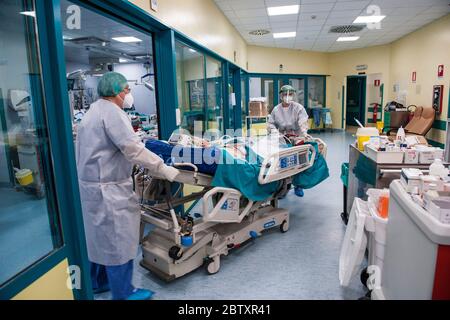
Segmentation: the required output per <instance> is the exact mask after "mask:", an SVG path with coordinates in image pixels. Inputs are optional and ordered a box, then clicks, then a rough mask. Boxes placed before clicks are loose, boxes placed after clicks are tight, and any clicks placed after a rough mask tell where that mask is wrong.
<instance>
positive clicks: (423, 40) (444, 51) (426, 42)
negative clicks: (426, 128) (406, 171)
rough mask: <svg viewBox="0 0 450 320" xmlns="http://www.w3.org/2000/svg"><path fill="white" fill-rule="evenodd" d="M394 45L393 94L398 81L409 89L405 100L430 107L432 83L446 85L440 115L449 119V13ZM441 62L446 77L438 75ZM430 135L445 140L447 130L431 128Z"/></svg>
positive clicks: (392, 66)
mask: <svg viewBox="0 0 450 320" xmlns="http://www.w3.org/2000/svg"><path fill="white" fill-rule="evenodd" d="M391 48H392V49H391V62H390V65H391V67H390V79H391V95H390V98H392V99H396V98H397V93H394V92H392V86H393V85H394V84H399V86H400V90H405V91H406V92H407V95H406V104H408V105H409V104H415V105H420V106H424V107H431V103H432V97H433V91H432V90H433V85H444V97H443V101H442V105H443V108H442V114H441V115H440V117H439V118H440V119H441V120H444V119H446V118H447V109H448V108H447V106H448V101H449V100H448V99H449V97H448V92H449V84H450V15H447V16H445V17H443V18H441V19H439V20H438V21H435V22H433V23H431V24H429V25H428V26H426V27H424V28H422V29H420V30H418V31H416V32H414V33H411V34H409V35H407V36H405V37H403V38H402V39H400V40H398V41H396V42H394V43H392V46H391ZM440 64H443V65H445V67H444V70H445V72H444V77H443V78H438V76H437V68H438V65H440ZM413 71H416V72H417V81H416V83H412V81H411V75H412V72H413ZM428 137H429V138H431V139H433V140H435V141H438V142H441V143H444V142H445V131H442V130H436V129H432V130H431V132H430V133H429V134H428Z"/></svg>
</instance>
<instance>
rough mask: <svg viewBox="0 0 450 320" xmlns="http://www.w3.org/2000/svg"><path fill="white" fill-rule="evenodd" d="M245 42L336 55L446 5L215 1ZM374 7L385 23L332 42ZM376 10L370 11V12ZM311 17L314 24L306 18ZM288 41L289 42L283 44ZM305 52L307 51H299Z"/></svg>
mask: <svg viewBox="0 0 450 320" xmlns="http://www.w3.org/2000/svg"><path fill="white" fill-rule="evenodd" d="M215 1H216V3H217V6H218V7H219V8H220V9H221V10H222V11H223V12H224V13H225V15H226V16H227V18H228V19H229V20H230V22H231V23H232V24H233V25H234V26H235V27H236V29H237V30H238V31H239V32H240V34H241V35H242V36H243V37H244V39H245V40H246V41H247V42H248V43H252V44H254V43H256V44H258V45H260V44H263V45H264V46H269V47H299V46H303V47H302V50H316V51H329V50H330V51H340V50H348V49H351V48H360V47H368V46H371V45H379V44H386V43H390V42H392V41H394V40H397V39H399V38H401V37H403V36H405V35H406V34H409V33H411V32H413V31H415V30H417V29H419V28H421V27H423V26H424V25H426V24H428V23H430V22H432V21H434V20H436V19H438V18H440V17H442V16H444V15H446V14H448V13H450V6H449V5H448V0H215ZM293 4H300V13H299V15H285V16H272V17H269V16H268V14H267V7H268V6H281V5H293ZM374 5H375V6H377V7H378V8H379V10H380V14H383V15H386V18H385V19H384V20H383V21H382V22H381V23H380V24H379V25H378V26H379V27H377V28H370V29H369V27H370V25H369V26H367V28H364V29H363V30H362V31H359V32H355V33H354V34H355V35H359V36H360V37H361V38H360V39H359V40H358V41H356V42H346V43H336V39H337V38H338V37H339V34H330V33H329V30H330V27H331V26H335V25H343V24H352V22H353V21H354V19H355V18H356V17H357V16H359V15H371V14H374V12H372V11H370V10H369V11H368V10H367V9H368V6H374ZM375 9H376V7H375ZM312 16H315V19H312V18H311V17H312ZM255 29H268V30H270V31H272V32H288V31H297V37H296V38H294V39H284V40H276V41H274V39H273V34H269V35H266V36H264V37H262V38H261V37H255V36H251V35H249V31H251V30H255ZM106 36H109V35H106ZM289 41H290V42H289ZM305 48H307V49H305Z"/></svg>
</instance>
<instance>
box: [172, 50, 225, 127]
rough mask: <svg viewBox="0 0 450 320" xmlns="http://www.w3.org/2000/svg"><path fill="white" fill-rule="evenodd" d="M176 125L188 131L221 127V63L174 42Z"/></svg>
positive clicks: (222, 122) (222, 115)
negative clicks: (178, 114) (178, 121)
mask: <svg viewBox="0 0 450 320" xmlns="http://www.w3.org/2000/svg"><path fill="white" fill-rule="evenodd" d="M175 46H176V78H177V97H178V108H179V109H180V115H181V124H180V127H181V128H182V129H185V130H187V131H189V133H191V134H194V133H197V132H199V133H203V132H205V131H206V130H219V131H220V133H222V132H223V130H224V119H223V117H224V114H223V77H222V62H221V61H219V60H216V59H214V58H212V57H210V56H208V55H204V54H202V53H200V52H199V51H198V50H197V49H194V48H192V47H190V46H188V45H186V44H184V43H183V42H180V41H176V44H175Z"/></svg>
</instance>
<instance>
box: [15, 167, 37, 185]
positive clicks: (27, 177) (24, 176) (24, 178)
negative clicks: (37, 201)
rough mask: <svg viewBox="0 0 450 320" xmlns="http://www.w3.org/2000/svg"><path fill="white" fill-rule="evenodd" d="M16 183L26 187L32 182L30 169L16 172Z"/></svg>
mask: <svg viewBox="0 0 450 320" xmlns="http://www.w3.org/2000/svg"><path fill="white" fill-rule="evenodd" d="M16 178H17V181H19V184H20V185H21V186H24V187H25V186H28V185H30V184H32V183H33V182H34V179H33V172H32V171H31V170H30V169H22V170H19V171H17V172H16Z"/></svg>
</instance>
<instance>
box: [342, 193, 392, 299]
mask: <svg viewBox="0 0 450 320" xmlns="http://www.w3.org/2000/svg"><path fill="white" fill-rule="evenodd" d="M381 192H382V190H380V189H369V190H368V191H367V195H368V196H369V197H368V201H364V200H362V199H360V198H355V200H354V202H353V206H352V210H351V212H350V217H349V222H348V225H347V229H346V231H345V237H344V242H343V244H342V249H341V254H340V257H339V281H340V283H341V285H342V286H348V284H349V283H350V280H351V279H352V278H353V277H354V276H355V275H357V274H358V271H359V269H360V267H361V265H362V262H363V258H364V253H365V252H366V250H367V251H368V259H367V265H368V266H369V267H368V268H369V272H367V269H368V268H366V269H364V270H362V272H361V281H362V283H363V284H364V285H366V286H368V288H369V290H371V289H372V288H373V287H374V286H375V285H376V284H378V283H381V281H382V277H381V275H382V272H383V264H384V253H385V244H386V227H387V223H388V219H385V218H382V217H380V216H379V215H378V213H377V208H376V203H377V202H378V198H379V196H380V194H381ZM375 267H376V268H375ZM373 272H377V274H374V276H376V277H377V278H375V277H372V278H370V281H371V283H367V280H368V279H369V273H370V274H373ZM375 281H378V282H375ZM372 282H373V283H372Z"/></svg>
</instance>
